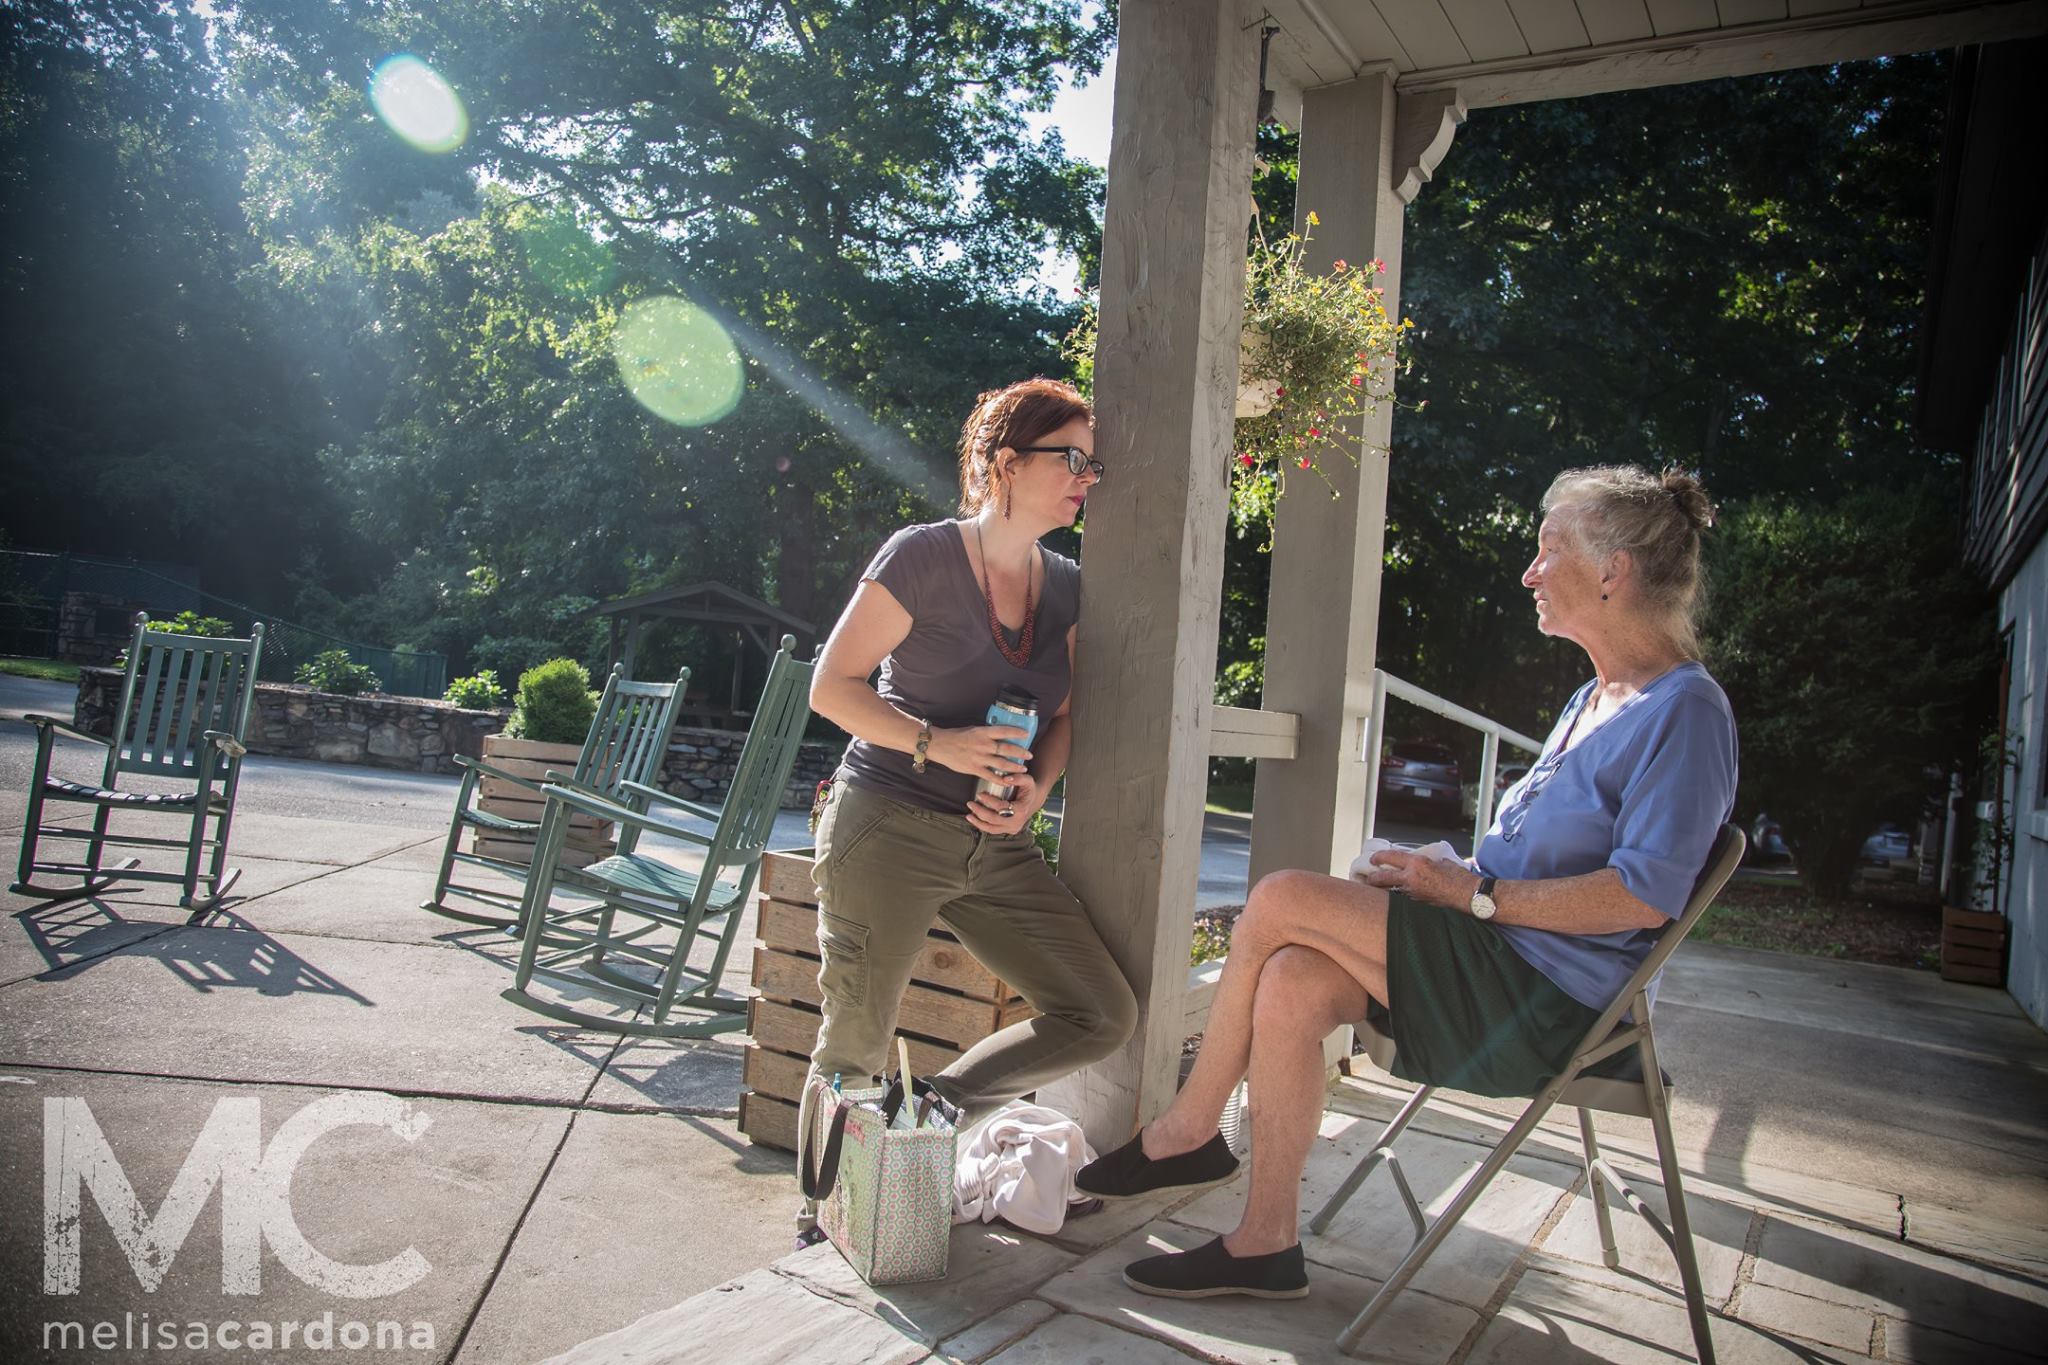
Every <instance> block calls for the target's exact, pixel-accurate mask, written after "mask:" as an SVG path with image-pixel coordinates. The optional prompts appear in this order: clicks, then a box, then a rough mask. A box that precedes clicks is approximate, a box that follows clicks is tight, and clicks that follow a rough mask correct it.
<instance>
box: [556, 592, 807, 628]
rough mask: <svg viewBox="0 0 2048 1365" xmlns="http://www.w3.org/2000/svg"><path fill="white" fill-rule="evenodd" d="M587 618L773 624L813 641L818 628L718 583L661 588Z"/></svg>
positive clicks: (607, 604) (599, 609)
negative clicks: (646, 618) (640, 618)
mask: <svg viewBox="0 0 2048 1365" xmlns="http://www.w3.org/2000/svg"><path fill="white" fill-rule="evenodd" d="M583 615H585V616H626V617H633V616H642V617H655V618H661V619H670V620H681V621H714V622H719V623H722V624H725V625H772V626H777V627H780V628H782V629H785V630H788V631H790V632H791V633H793V634H795V635H798V636H802V637H805V638H809V639H815V638H816V637H817V634H818V628H817V627H816V626H814V625H812V624H811V623H810V622H809V621H806V620H804V619H803V618H802V617H800V616H792V615H791V614H790V613H788V612H786V611H784V610H783V609H782V608H780V607H777V606H773V605H771V604H769V603H767V602H763V601H762V600H761V599H760V598H758V597H753V596H750V595H748V594H747V593H743V592H741V591H740V590H739V589H738V588H733V587H728V586H726V585H725V584H723V583H718V582H703V583H691V584H688V585H687V586H684V587H677V588H657V589H656V590H655V591H653V592H644V593H641V594H639V595H638V596H636V597H617V598H613V599H612V600H611V601H609V602H600V603H599V604H598V605H597V606H594V607H592V608H590V609H589V610H588V611H586V612H584V613H583Z"/></svg>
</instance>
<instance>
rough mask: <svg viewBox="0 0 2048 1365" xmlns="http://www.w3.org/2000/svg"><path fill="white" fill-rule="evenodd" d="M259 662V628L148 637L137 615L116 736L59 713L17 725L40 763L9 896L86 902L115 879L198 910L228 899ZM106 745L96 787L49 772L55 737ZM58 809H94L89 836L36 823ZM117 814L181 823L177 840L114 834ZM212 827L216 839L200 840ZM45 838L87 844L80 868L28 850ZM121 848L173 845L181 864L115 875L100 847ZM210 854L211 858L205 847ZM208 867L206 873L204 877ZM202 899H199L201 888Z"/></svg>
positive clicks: (119, 868) (132, 867)
mask: <svg viewBox="0 0 2048 1365" xmlns="http://www.w3.org/2000/svg"><path fill="white" fill-rule="evenodd" d="M262 656H263V626H262V623H260V622H259V623H257V625H256V626H255V627H254V628H253V629H251V631H250V632H249V638H248V639H246V640H218V639H209V638H206V637H204V636H197V635H180V634H174V633H172V632H170V631H162V630H151V629H150V628H149V617H148V615H147V614H146V613H143V612H137V613H135V634H134V637H133V638H132V639H131V640H130V641H129V644H128V673H127V676H126V677H125V678H123V679H122V681H121V705H120V709H119V710H117V711H116V712H115V713H114V733H113V737H112V738H104V737H102V736H100V735H95V734H92V733H90V732H88V731H85V730H81V729H79V728H78V727H77V726H75V725H73V724H71V723H70V722H69V721H64V720H59V719H57V718H56V717H55V716H27V717H24V719H26V720H27V721H28V723H29V724H30V725H33V726H34V727H35V729H36V762H35V769H34V773H33V775H32V776H31V777H30V779H29V789H28V816H27V819H26V821H25V822H24V825H23V829H22V832H21V869H20V877H21V879H20V880H19V881H17V882H15V883H14V885H13V886H11V887H9V888H8V889H9V890H11V891H13V892H14V893H15V894H16V895H21V896H43V897H47V898H49V899H53V900H69V899H72V898H74V897H78V896H89V895H92V894H93V893H95V892H97V891H99V890H100V889H101V888H103V887H105V886H107V885H108V884H109V883H110V882H114V881H117V880H126V881H146V882H176V883H178V884H179V886H180V887H182V888H183V890H184V894H183V895H181V896H180V897H178V904H179V905H181V906H185V907H187V908H189V909H204V908H205V907H207V906H209V905H212V904H213V903H214V902H216V901H218V900H219V899H220V898H221V897H222V896H225V895H226V894H227V893H228V888H229V887H231V886H233V885H234V883H235V879H236V878H237V877H239V876H241V875H242V871H241V869H240V868H233V869H229V868H227V867H226V866H225V863H226V861H227V856H228V830H229V827H230V826H231V825H232V824H233V823H234V818H235V791H236V788H237V786H238V784H239V783H240V781H241V776H242V755H244V754H245V753H247V752H248V749H247V748H246V747H245V746H244V745H243V743H242V740H243V737H244V736H245V735H247V733H248V730H249V706H250V702H251V700H252V699H253V698H254V696H255V691H256V665H257V663H258V661H259V660H260V659H261V658H262ZM60 732H61V733H63V734H65V735H68V736H70V737H71V738H73V739H82V740H84V741H86V742H87V743H89V744H98V745H102V746H104V747H105V748H106V751H107V761H106V767H105V768H104V769H103V771H102V772H101V775H100V781H99V785H98V786H91V785H88V784H86V783H83V782H71V781H67V780H66V779H64V778H61V777H52V776H51V775H50V746H51V741H52V740H53V739H54V738H55V737H56V735H57V734H58V733H60ZM123 773H129V774H136V775H147V776H153V777H168V778H174V779H181V780H184V781H189V782H190V783H191V784H192V789H191V790H190V791H176V792H138V791H123V790H122V789H121V788H120V786H119V779H120V777H121V775H122V774H123ZM50 801H66V802H74V803H78V804H83V805H90V806H92V807H93V808H94V810H93V819H92V827H91V828H90V829H83V828H75V827H68V826H64V825H46V824H44V823H43V807H44V805H45V803H47V802H50ZM116 810H121V811H127V812H132V813H135V814H140V815H162V816H170V817H175V818H176V819H179V820H183V821H185V822H186V832H185V834H184V836H183V837H182V838H177V839H163V838H153V837H150V836H146V835H140V834H111V833H109V832H108V830H107V824H108V820H109V818H110V817H111V816H112V815H113V813H114V812H115V811H116ZM209 818H210V819H212V821H213V822H214V823H213V837H212V838H210V839H209V838H208V837H206V822H207V820H208V819H209ZM44 839H76V840H82V841H84V843H85V846H86V849H85V861H84V862H81V863H67V862H51V861H44V860H42V859H39V858H38V857H37V856H36V854H37V850H38V849H39V847H40V846H41V843H42V841H43V840H44ZM110 844H111V845H113V846H115V847H117V848H179V849H183V850H184V851H185V866H184V869H183V870H182V871H179V872H168V871H166V872H144V871H140V870H138V867H139V864H140V862H141V860H140V859H139V858H126V859H123V860H122V861H121V862H119V863H116V864H115V865H113V866H112V867H103V866H102V865H101V859H102V857H103V856H104V855H105V850H106V848H107V846H108V845H110ZM209 848H210V849H212V854H211V856H210V857H208V856H207V853H206V850H208V849H209ZM202 858H205V859H206V867H205V870H204V871H202V870H201V869H200V862H201V859H202ZM38 874H56V875H58V876H62V877H77V878H79V883H78V885H76V886H55V887H53V886H45V885H41V884H39V883H38V882H37V881H36V877H37V876H38ZM202 881H204V882H205V883H206V884H207V886H208V888H209V892H208V894H207V895H206V896H205V897H204V898H203V899H202V898H201V897H200V895H199V883H200V882H202Z"/></svg>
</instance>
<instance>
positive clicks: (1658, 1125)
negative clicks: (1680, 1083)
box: [1637, 1002, 1714, 1365]
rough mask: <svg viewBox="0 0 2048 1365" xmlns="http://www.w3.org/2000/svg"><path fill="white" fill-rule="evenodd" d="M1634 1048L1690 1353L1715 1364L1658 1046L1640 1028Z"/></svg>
mask: <svg viewBox="0 0 2048 1365" xmlns="http://www.w3.org/2000/svg"><path fill="white" fill-rule="evenodd" d="M1646 1003H1647V1002H1646ZM1646 1013H1647V1010H1646ZM1637 1047H1638V1048H1640V1049H1641V1051H1642V1060H1643V1092H1644V1094H1645V1096H1646V1097H1647V1098H1648V1100H1649V1107H1650V1126H1651V1128H1652V1129H1654V1130H1655V1131H1656V1134H1657V1164H1658V1165H1659V1166H1660V1167H1662V1168H1663V1172H1664V1202H1665V1205H1666V1206H1667V1208H1668V1209H1669V1211H1670V1214H1671V1254H1672V1255H1673V1256H1675V1257H1677V1259H1678V1277H1679V1279H1680V1280H1681V1281H1683V1282H1684V1284H1685V1314H1686V1317H1688V1318H1689V1319H1691V1321H1692V1342H1693V1354H1694V1355H1695V1356H1696V1357H1697V1358H1698V1360H1699V1365H1714V1337H1713V1333H1712V1332H1711V1330H1710V1329H1709V1327H1708V1323H1707V1296H1706V1293H1705V1291H1704V1290H1703V1289H1701V1287H1700V1265H1699V1261H1698V1259H1697V1258H1696V1257H1695V1256H1694V1255H1693V1248H1692V1220H1691V1218H1689V1217H1688V1216H1687V1215H1686V1211H1685V1185H1684V1178H1683V1176H1682V1175H1681V1173H1680V1172H1679V1169H1678V1146H1677V1144H1676V1143H1675V1142H1673V1141H1672V1137H1671V1096H1670V1093H1669V1092H1668V1091H1666V1090H1665V1089H1664V1073H1663V1072H1661V1071H1659V1070H1658V1069H1657V1045H1656V1043H1655V1042H1654V1041H1653V1040H1652V1038H1651V1035H1650V1030H1649V1029H1647V1028H1645V1029H1644V1030H1643V1036H1642V1039H1641V1041H1640V1042H1638V1043H1637Z"/></svg>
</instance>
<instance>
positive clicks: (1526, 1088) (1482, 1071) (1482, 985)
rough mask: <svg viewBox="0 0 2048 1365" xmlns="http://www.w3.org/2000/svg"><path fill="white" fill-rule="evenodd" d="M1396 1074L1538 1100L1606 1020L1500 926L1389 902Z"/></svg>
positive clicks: (1389, 1026)
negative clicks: (1537, 963)
mask: <svg viewBox="0 0 2048 1365" xmlns="http://www.w3.org/2000/svg"><path fill="white" fill-rule="evenodd" d="M1387 995H1388V997H1389V999H1388V1001H1387V1009H1388V1014H1389V1016H1390V1017H1389V1019H1388V1020H1387V1021H1385V1023H1383V1024H1382V1025H1381V1026H1382V1027H1384V1028H1385V1029H1386V1031H1387V1032H1388V1034H1389V1035H1390V1036H1391V1037H1392V1038H1393V1040H1394V1045H1395V1048H1396V1049H1397V1050H1396V1052H1395V1056H1394V1074H1395V1075H1396V1076H1399V1077H1400V1078H1401V1079H1403V1080H1408V1081H1415V1082H1418V1083H1420V1084H1424V1085H1441V1086H1446V1087H1448V1088H1450V1089H1452V1090H1463V1091H1466V1092H1467V1093H1469V1094H1474V1095H1501V1096H1511V1095H1512V1096H1520V1095H1533V1094H1535V1093H1536V1092H1537V1091H1539V1090H1541V1089H1542V1088H1543V1086H1544V1083H1545V1082H1547V1081H1549V1080H1550V1078H1551V1077H1553V1076H1555V1075H1557V1074H1558V1073H1559V1072H1560V1071H1563V1070H1564V1069H1565V1067H1566V1066H1567V1065H1568V1064H1569V1063H1570V1062H1571V1059H1572V1053H1573V1051H1574V1050H1575V1049H1576V1048H1577V1047H1578V1045H1579V1043H1580V1042H1581V1041H1582V1040H1583V1039H1584V1038H1585V1036H1586V1031H1587V1030H1588V1029H1590V1028H1592V1027H1593V1024H1594V1023H1595V1022H1596V1021H1597V1020H1598V1019H1599V1018H1600V1011H1599V1010H1596V1009H1593V1008H1592V1007H1591V1006H1588V1005H1582V1004H1580V1003H1579V1002H1578V1001H1577V1000H1574V999H1573V998H1572V997H1571V996H1569V995H1566V994H1565V993H1564V991H1563V990H1562V989H1560V988H1559V987H1558V985H1557V983H1556V982H1554V981H1552V980H1551V979H1550V978H1549V977H1547V976H1545V975H1544V974H1543V973H1542V972H1540V971H1538V970H1536V968H1535V967H1533V966H1531V965H1530V964H1529V962H1528V960H1527V959H1526V958H1524V957H1523V956H1522V955H1521V954H1520V953H1518V952H1516V951H1515V950H1514V949H1513V948H1512V947H1510V946H1509V945H1508V941H1507V939H1506V938H1505V937H1504V936H1503V935H1502V934H1501V933H1500V932H1499V931H1498V930H1496V929H1495V928H1494V927H1493V926H1492V925H1490V924H1488V923H1486V922H1485V921H1483V920H1476V919H1474V918H1472V916H1470V915H1467V914H1461V913H1459V912H1458V911H1456V910H1446V909H1444V908H1443V907H1441V906H1436V905H1425V904H1423V903H1422V902H1420V901H1415V900H1410V899H1409V898H1408V897H1407V896H1404V895H1402V894H1401V893H1400V892H1398V891H1394V892H1390V893H1388V896H1387Z"/></svg>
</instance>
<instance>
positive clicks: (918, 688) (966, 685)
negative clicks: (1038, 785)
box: [839, 521, 1081, 815]
mask: <svg viewBox="0 0 2048 1365" xmlns="http://www.w3.org/2000/svg"><path fill="white" fill-rule="evenodd" d="M1039 552H1040V560H1041V563H1042V564H1043V565H1044V577H1043V579H1042V580H1041V581H1040V585H1039V587H1038V589H1037V606H1036V611H1037V615H1038V626H1037V629H1036V631H1035V632H1034V634H1033V636H1032V645H1031V660H1030V662H1029V663H1028V664H1027V665H1026V666H1025V667H1023V668H1019V667H1017V666H1016V665H1015V664H1013V663H1011V662H1010V661H1009V660H1008V659H1006V658H1004V657H1003V654H1002V651H1001V650H999V649H997V648H996V642H995V639H994V637H993V636H991V635H990V634H989V626H988V603H987V601H986V599H985V598H983V596H982V591H981V581H980V580H979V579H978V578H976V577H975V574H974V564H973V561H972V560H970V559H968V557H967V544H966V542H965V541H964V540H963V539H962V538H961V534H960V527H959V524H958V523H956V522H951V521H940V522H934V523H932V524H931V525H929V526H906V527H904V528H903V529H902V530H901V531H898V532H897V533H896V534H895V535H893V536H891V537H889V543H888V544H886V545H884V546H883V547H882V548H881V550H880V551H879V552H878V553H877V554H876V555H875V558H874V561H873V562H872V563H870V564H869V565H868V567H867V572H866V573H864V574H862V575H861V578H862V579H863V580H864V581H865V580H869V579H872V580H873V581H875V582H877V583H880V584H881V585H882V586H883V587H885V588H887V589H888V590H889V595H890V596H892V597H894V598H895V599H896V600H897V601H898V602H899V603H901V604H902V606H903V609H904V610H905V611H907V612H909V613H910V633H909V634H908V635H906V636H904V637H903V642H902V643H901V644H899V645H897V646H896V648H895V649H894V650H893V651H892V652H891V653H890V655H889V657H887V658H886V659H884V660H882V672H881V678H880V680H879V681H878V682H877V683H876V687H875V690H876V691H877V692H879V693H881V696H882V700H884V701H886V702H888V703H890V704H891V705H893V706H897V707H900V708H901V709H903V710H904V711H907V712H909V713H910V714H911V715H913V716H916V717H918V718H919V719H920V720H929V721H930V722H931V723H932V726H933V728H934V729H941V730H952V729H958V728H960V727H962V726H969V725H985V724H987V723H988V707H989V703H990V702H992V701H994V700H995V697H996V693H997V692H998V691H1000V690H1001V689H1002V688H1004V687H1018V688H1022V689H1023V690H1024V691H1026V692H1028V693H1030V694H1031V695H1032V696H1034V697H1036V698H1038V727H1039V730H1040V732H1041V733H1043V731H1044V729H1045V726H1046V723H1047V722H1048V721H1050V720H1051V719H1052V715H1053V713H1054V712H1055V711H1058V710H1059V709H1060V707H1061V706H1063V705H1065V703H1066V700H1067V691H1068V689H1069V688H1070V687H1071V686H1072V685H1073V670H1072V669H1071V667H1069V665H1068V662H1067V631H1068V630H1069V629H1070V628H1071V627H1072V626H1073V624H1074V622H1075V621H1076V620H1078V619H1079V618H1080V614H1081V566H1080V565H1079V564H1076V563H1075V562H1074V561H1073V560H1071V559H1068V558H1067V557H1066V556H1065V555H1059V554H1054V553H1053V552H1052V551H1051V550H1048V549H1046V548H1045V547H1044V546H1040V547H1039ZM1004 634H1005V635H1006V636H1007V637H1008V640H1007V643H1008V644H1009V646H1010V647H1011V648H1012V649H1015V648H1016V647H1017V640H1018V636H1017V632H1015V631H1005V632H1004ZM839 772H840V777H841V778H842V779H843V780H845V781H848V782H851V783H852V784H853V785H854V786H856V787H859V788H860V789H861V790H863V791H872V792H877V793H879V794H881V795H883V796H887V797H891V798H893V799H895V800H898V801H902V802H905V803H906V804H908V805H913V806H919V807H922V808H923V809H925V810H932V811H941V812H944V813H945V814H948V815H962V814H964V813H965V812H966V810H967V805H968V803H969V802H970V801H972V800H973V798H974V779H973V778H972V777H970V776H968V775H967V774H966V773H956V772H954V771H953V770H952V769H950V768H946V767H942V766H940V765H939V764H937V763H926V764H925V770H924V772H923V773H921V774H920V773H916V772H913V771H911V767H910V755H909V754H907V753H901V752H898V751H897V750H895V749H884V748H880V747H878V746H876V745H873V744H869V743H867V742H866V741H865V740H860V739H856V740H854V741H853V743H851V744H849V745H847V746H846V758H845V760H844V761H843V762H842V764H841V765H840V770H839Z"/></svg>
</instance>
